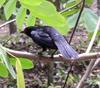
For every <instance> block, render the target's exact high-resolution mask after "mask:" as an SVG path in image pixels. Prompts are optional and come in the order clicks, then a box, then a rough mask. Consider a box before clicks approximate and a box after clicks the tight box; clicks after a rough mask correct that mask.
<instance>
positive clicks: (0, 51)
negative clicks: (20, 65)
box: [0, 45, 16, 78]
mask: <svg viewBox="0 0 100 88" xmlns="http://www.w3.org/2000/svg"><path fill="white" fill-rule="evenodd" d="M0 57H1V58H0V59H1V61H2V62H3V63H4V64H5V66H6V67H7V69H8V70H9V72H10V74H11V75H12V77H13V78H16V74H15V71H14V69H13V67H12V65H11V64H10V63H9V60H8V56H7V53H6V52H5V51H4V50H3V48H2V46H1V45H0Z"/></svg>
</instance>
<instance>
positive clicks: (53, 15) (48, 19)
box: [30, 1, 68, 34]
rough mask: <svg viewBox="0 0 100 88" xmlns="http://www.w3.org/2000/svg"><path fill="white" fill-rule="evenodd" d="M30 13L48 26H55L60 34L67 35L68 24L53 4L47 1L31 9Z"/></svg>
mask: <svg viewBox="0 0 100 88" xmlns="http://www.w3.org/2000/svg"><path fill="white" fill-rule="evenodd" d="M30 11H31V12H32V14H33V16H34V15H35V17H38V18H40V19H42V20H43V21H44V22H45V23H46V24H48V25H50V26H53V27H54V28H56V29H57V30H58V31H59V32H60V33H62V34H66V33H67V32H68V24H67V22H66V20H65V18H64V17H63V16H62V15H61V14H58V12H57V11H56V8H55V7H54V5H53V4H52V3H50V2H48V1H45V2H44V3H42V4H41V5H40V6H38V7H36V8H34V9H30ZM37 11H38V12H37Z"/></svg>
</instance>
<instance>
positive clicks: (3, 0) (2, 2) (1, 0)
mask: <svg viewBox="0 0 100 88" xmlns="http://www.w3.org/2000/svg"><path fill="white" fill-rule="evenodd" d="M5 1H6V0H0V8H1V7H2V5H3V4H4V3H5Z"/></svg>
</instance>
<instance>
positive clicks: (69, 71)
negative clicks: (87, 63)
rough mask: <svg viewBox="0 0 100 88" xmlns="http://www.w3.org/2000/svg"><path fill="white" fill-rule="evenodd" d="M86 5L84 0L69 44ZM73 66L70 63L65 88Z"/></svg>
mask: <svg viewBox="0 0 100 88" xmlns="http://www.w3.org/2000/svg"><path fill="white" fill-rule="evenodd" d="M81 2H82V1H81ZM81 2H80V3H81ZM84 6H85V0H83V3H82V7H81V10H80V12H79V16H78V18H77V21H76V24H75V27H74V29H73V31H72V34H71V36H70V40H69V44H70V43H71V41H72V38H73V36H74V33H75V31H76V28H77V26H78V23H79V20H80V17H81V14H82V12H83V8H84ZM72 67H73V64H71V65H70V69H69V72H68V74H67V77H66V80H65V83H64V86H63V88H65V85H66V82H67V80H68V77H69V74H70V72H71V70H72Z"/></svg>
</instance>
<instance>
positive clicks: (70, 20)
mask: <svg viewBox="0 0 100 88" xmlns="http://www.w3.org/2000/svg"><path fill="white" fill-rule="evenodd" d="M78 15H79V13H76V14H74V15H72V16H70V17H69V18H68V24H69V28H73V27H74V26H75V23H76V20H77V17H78Z"/></svg>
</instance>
